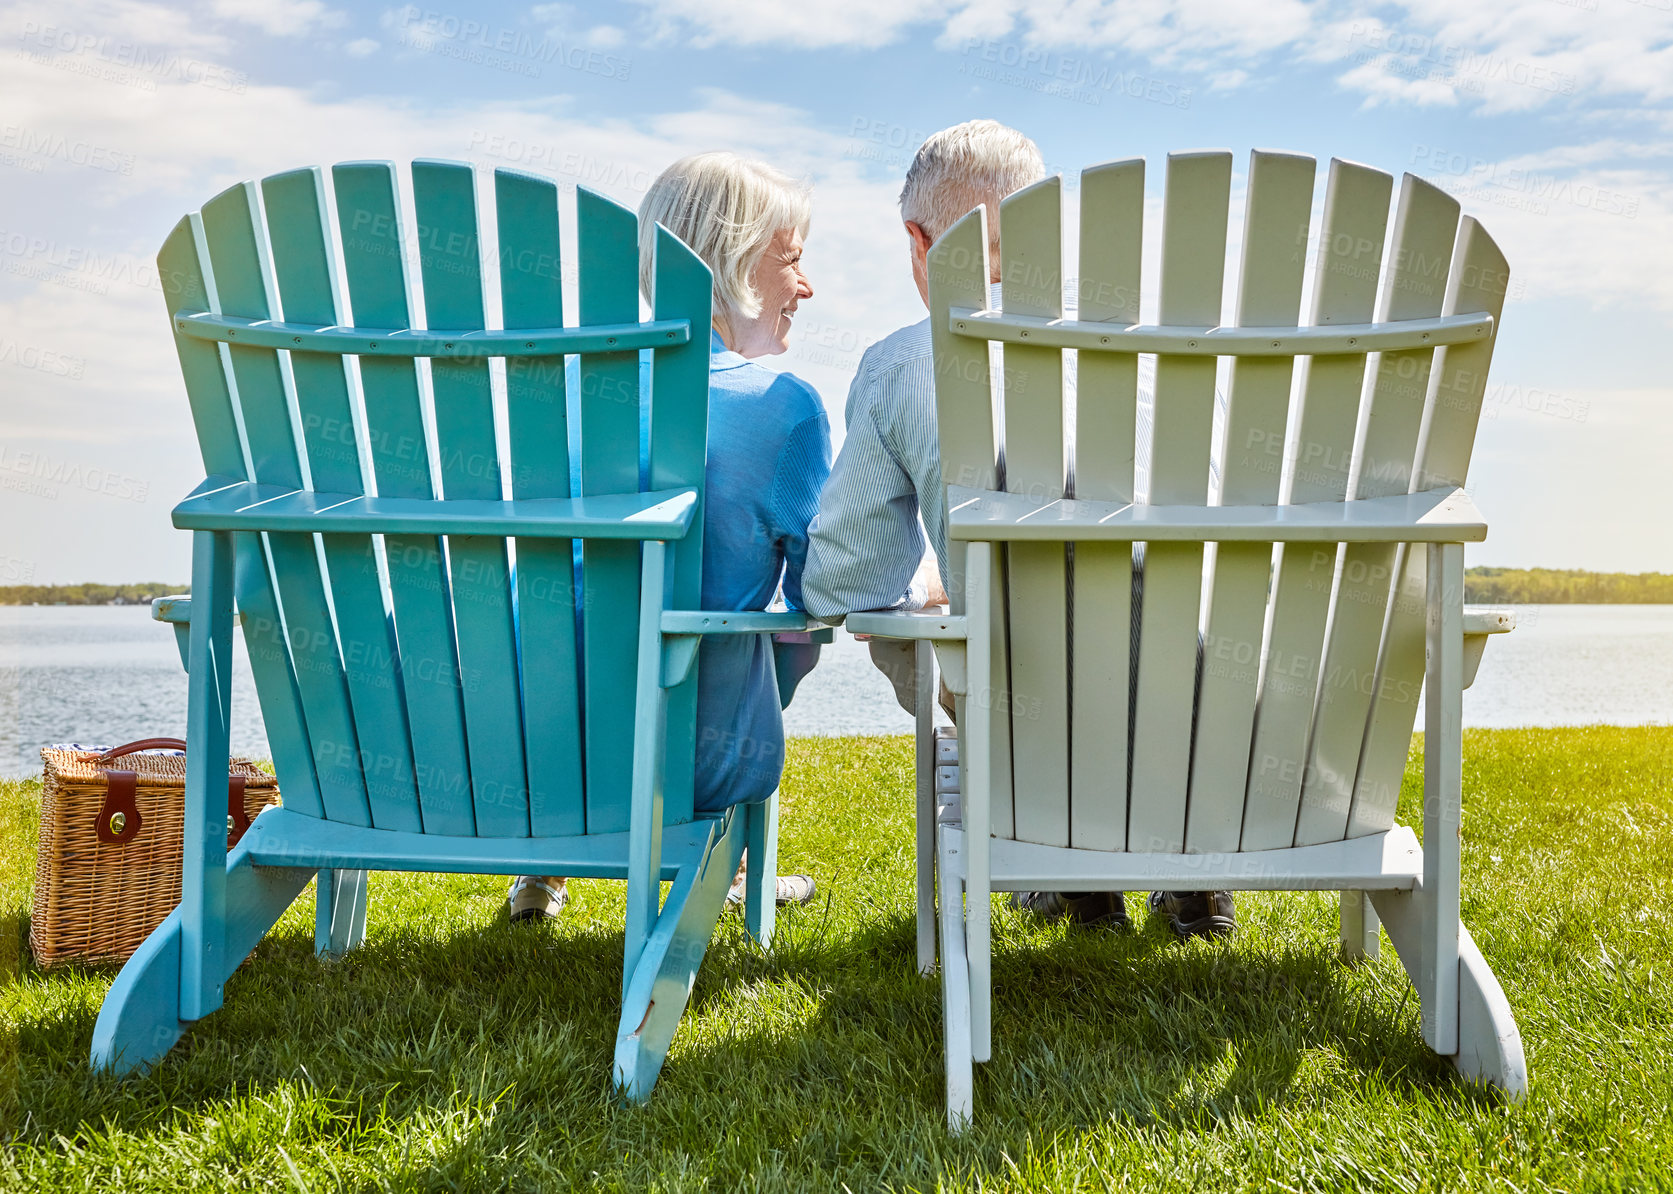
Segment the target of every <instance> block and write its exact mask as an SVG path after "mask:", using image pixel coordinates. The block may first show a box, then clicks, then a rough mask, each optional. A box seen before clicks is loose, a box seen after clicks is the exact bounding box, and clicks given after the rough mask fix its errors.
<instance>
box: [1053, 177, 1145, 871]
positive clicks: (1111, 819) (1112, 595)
mask: <svg viewBox="0 0 1673 1194" xmlns="http://www.w3.org/2000/svg"><path fill="white" fill-rule="evenodd" d="M1143 242H1144V159H1143V158H1134V159H1132V160H1129V161H1124V162H1110V163H1107V164H1105V165H1102V166H1094V167H1092V168H1091V169H1088V170H1086V171H1084V172H1082V174H1081V235H1080V270H1079V275H1078V282H1077V286H1076V296H1077V305H1078V312H1077V314H1078V316H1079V318H1080V319H1082V320H1097V321H1100V322H1107V323H1110V324H1113V325H1115V326H1117V327H1125V326H1127V325H1129V324H1134V323H1137V322H1138V321H1139V288H1140V254H1141V251H1142V248H1143ZM1078 365H1079V368H1078V376H1077V378H1076V382H1075V441H1074V451H1075V456H1074V461H1073V468H1074V478H1073V479H1074V494H1075V496H1076V497H1077V498H1087V499H1090V500H1094V501H1116V502H1130V501H1132V500H1133V452H1134V443H1135V423H1136V418H1137V409H1138V357H1137V355H1136V354H1132V353H1122V354H1116V353H1088V354H1086V355H1084V356H1082V357H1080V358H1079V361H1078ZM1132 585H1133V550H1132V547H1131V546H1130V545H1128V544H1125V543H1120V544H1107V543H1081V544H1077V545H1076V547H1075V555H1074V565H1073V568H1072V569H1071V572H1070V608H1069V614H1070V626H1069V642H1070V656H1071V658H1070V666H1071V669H1072V672H1071V677H1070V689H1071V700H1070V741H1071V742H1072V744H1073V747H1072V749H1071V751H1070V760H1069V762H1070V770H1071V775H1070V792H1071V807H1070V818H1069V844H1070V845H1072V846H1079V847H1083V848H1085V849H1092V850H1120V849H1122V848H1124V847H1125V845H1126V843H1127V760H1128V726H1129V711H1130V706H1129V696H1130V676H1131V671H1132V668H1131V654H1132V651H1131V647H1132V636H1131V633H1130V627H1131V624H1132V597H1131V594H1132Z"/></svg>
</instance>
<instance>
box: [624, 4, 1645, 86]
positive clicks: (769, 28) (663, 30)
mask: <svg viewBox="0 0 1673 1194" xmlns="http://www.w3.org/2000/svg"><path fill="white" fill-rule="evenodd" d="M635 2H636V3H638V4H639V5H641V6H642V7H643V8H644V9H645V10H646V17H645V26H644V27H645V29H646V31H647V32H648V33H649V34H650V35H652V36H656V37H662V38H668V39H674V38H681V39H684V40H686V41H687V42H689V43H690V44H691V45H693V46H695V47H698V48H711V47H724V46H738V45H743V46H757V45H779V46H787V47H793V48H798V49H816V48H826V47H845V48H856V49H868V48H876V47H878V46H883V45H888V44H891V43H893V42H896V41H899V40H901V39H902V38H903V37H905V36H906V35H907V34H908V33H909V32H912V31H914V30H920V29H922V30H928V31H930V32H931V33H933V34H934V35H935V38H936V44H937V45H938V46H939V47H940V48H941V49H942V50H944V51H945V50H958V49H960V48H968V47H969V46H970V45H971V44H972V43H981V42H985V41H991V40H999V39H1010V40H1013V41H1015V42H1017V43H1019V44H1020V45H1022V46H1026V47H1032V48H1043V49H1047V50H1052V51H1056V52H1060V53H1072V52H1088V51H1090V52H1097V53H1108V54H1120V55H1134V56H1142V57H1145V58H1148V59H1149V60H1150V61H1151V62H1153V63H1155V64H1157V65H1163V66H1169V67H1173V68H1176V69H1182V70H1197V71H1203V72H1205V73H1208V74H1209V75H1210V76H1211V78H1210V83H1211V85H1212V86H1215V87H1216V88H1225V87H1235V86H1241V85H1243V84H1245V83H1247V82H1248V80H1249V79H1250V78H1258V77H1259V76H1260V75H1261V73H1262V71H1261V70H1259V69H1256V68H1258V67H1264V68H1266V69H1267V70H1273V69H1281V68H1282V67H1283V66H1285V65H1286V63H1287V62H1288V61H1291V60H1294V59H1296V58H1300V59H1303V60H1306V61H1310V62H1315V63H1328V64H1334V65H1336V66H1338V67H1339V68H1340V71H1341V73H1340V74H1339V76H1338V82H1339V83H1340V84H1341V86H1342V87H1343V88H1345V89H1346V90H1348V91H1350V92H1355V93H1358V94H1361V95H1364V96H1365V97H1366V101H1367V103H1368V104H1369V105H1373V106H1374V105H1378V104H1396V103H1404V104H1412V105H1417V106H1433V105H1450V104H1469V105H1472V106H1474V107H1478V108H1480V109H1481V110H1483V111H1487V112H1503V111H1519V110H1527V109H1534V108H1539V107H1543V106H1546V105H1549V104H1555V103H1560V102H1563V101H1565V100H1566V99H1568V98H1570V97H1573V96H1577V95H1585V94H1598V95H1615V96H1621V97H1625V98H1633V99H1638V100H1642V101H1644V102H1648V103H1663V102H1666V101H1667V100H1669V99H1673V5H1669V4H1662V3H1655V4H1650V3H1618V4H1611V3H1610V0H1602V3H1605V4H1609V5H1610V7H1609V11H1608V13H1607V15H1605V14H1604V13H1602V12H1600V11H1598V5H1597V2H1595V0H1594V2H1593V3H1591V4H1590V5H1587V4H1585V3H1573V4H1562V3H1553V2H1552V0H1491V2H1488V0H1473V2H1472V0H1392V2H1388V3H1383V2H1379V0H1271V2H1269V3H1264V4H1250V3H1248V2H1247V0H853V2H850V3H846V4H800V5H787V4H782V3H779V2H778V0H738V2H734V3H730V4H714V3H711V2H710V0H635ZM1391 10H1398V15H1389V14H1390V11H1391ZM1385 17H1386V19H1385Z"/></svg>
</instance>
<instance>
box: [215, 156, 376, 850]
mask: <svg viewBox="0 0 1673 1194" xmlns="http://www.w3.org/2000/svg"><path fill="white" fill-rule="evenodd" d="M255 194H256V191H255V187H254V185H253V184H247V183H244V184H239V185H238V186H235V187H231V188H229V189H228V190H226V191H223V192H222V193H221V194H220V195H218V196H216V197H215V198H214V199H212V200H211V201H210V202H208V203H206V204H204V207H203V229H204V240H205V243H206V244H207V245H208V247H209V261H210V268H211V269H212V270H213V271H214V276H215V285H216V292H217V294H218V295H219V297H220V301H221V312H222V314H226V315H237V316H241V317H244V318H247V319H267V318H271V317H272V316H273V312H272V311H271V309H270V306H269V297H268V296H269V292H270V289H271V287H270V282H271V279H270V278H268V277H266V276H265V271H264V270H263V268H262V247H261V245H259V244H258V240H257V223H256V211H255ZM227 350H228V351H227V356H228V358H229V359H230V361H231V364H232V374H233V384H234V387H235V390H236V393H237V398H238V408H239V411H240V413H241V414H242V415H243V421H244V434H245V439H246V441H247V442H248V444H249V447H250V458H251V461H252V462H253V463H254V465H255V480H256V481H257V482H260V483H263V484H269V485H282V486H288V487H291V488H298V489H299V488H301V487H302V469H301V457H300V455H299V454H298V452H297V444H296V437H295V434H294V432H293V431H292V427H291V417H290V407H289V402H288V399H287V397H286V393H285V382H284V376H283V373H282V372H281V369H280V364H279V354H278V352H277V350H275V349H271V348H256V347H253V346H250V345H246V344H229V345H228V346H227ZM266 540H267V550H268V554H269V555H270V557H271V559H272V565H273V582H274V588H275V590H276V593H277V596H278V598H279V604H280V608H281V609H282V610H283V616H284V621H283V626H284V631H285V637H286V638H287V639H288V642H289V645H290V655H291V661H292V665H293V668H294V675H295V679H296V689H297V692H298V694H299V695H300V696H301V699H302V707H303V711H304V713H305V715H306V718H307V724H308V738H309V745H310V747H311V749H312V754H313V760H314V773H315V777H316V779H317V781H318V784H319V793H320V800H321V803H322V804H323V806H324V808H325V812H326V815H327V816H329V817H330V818H332V819H333V820H337V821H345V822H347V823H349V824H353V825H370V824H371V812H370V810H369V808H368V807H367V803H366V787H365V782H364V780H363V778H362V773H361V769H360V758H359V755H360V747H359V740H358V738H357V737H356V735H355V730H354V716H353V714H352V712H351V711H350V709H349V695H348V683H347V678H346V677H345V676H344V674H343V665H342V656H341V655H340V654H339V652H338V647H337V633H336V627H335V626H334V625H333V624H332V621H331V611H330V608H329V607H328V606H327V604H326V599H325V584H324V580H323V578H322V577H321V576H320V570H319V557H318V554H317V553H316V551H315V547H314V537H313V536H312V535H305V534H294V533H292V534H273V535H268V536H266ZM246 550H247V549H246ZM257 550H258V551H259V548H258V549H257ZM250 566H251V567H252V568H254V567H255V561H254V559H252V561H251V565H250ZM275 629H277V627H275Z"/></svg>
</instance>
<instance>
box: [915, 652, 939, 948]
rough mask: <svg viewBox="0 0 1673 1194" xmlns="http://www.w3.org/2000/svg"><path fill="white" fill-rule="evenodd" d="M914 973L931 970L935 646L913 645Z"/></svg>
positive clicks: (933, 859) (932, 931)
mask: <svg viewBox="0 0 1673 1194" xmlns="http://www.w3.org/2000/svg"><path fill="white" fill-rule="evenodd" d="M915 658H916V662H917V683H916V688H917V694H916V695H917V703H918V712H917V719H918V724H917V727H916V728H917V743H916V745H917V759H916V768H915V770H916V773H917V774H916V779H917V796H918V800H917V817H916V820H917V827H918V835H917V836H918V857H917V863H918V917H917V919H918V973H919V974H926V975H927V974H928V973H929V972H930V971H932V970H934V969H935V772H936V757H935V755H936V739H935V649H934V647H932V646H931V645H930V643H929V641H928V640H927V639H926V640H920V641H919V643H918V644H917V652H916V656H915Z"/></svg>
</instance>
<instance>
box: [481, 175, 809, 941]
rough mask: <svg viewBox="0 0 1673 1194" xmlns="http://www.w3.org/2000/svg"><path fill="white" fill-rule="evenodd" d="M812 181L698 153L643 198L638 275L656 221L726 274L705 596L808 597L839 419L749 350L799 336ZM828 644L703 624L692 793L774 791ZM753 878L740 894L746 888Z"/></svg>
mask: <svg viewBox="0 0 1673 1194" xmlns="http://www.w3.org/2000/svg"><path fill="white" fill-rule="evenodd" d="M810 214H811V203H810V200H809V195H808V190H807V188H806V187H805V186H802V185H799V184H797V183H796V182H794V181H793V180H792V179H790V178H788V177H787V176H786V175H784V174H782V173H780V172H779V171H777V170H775V169H773V168H772V167H771V166H768V165H765V164H764V163H761V162H754V161H749V160H747V159H745V158H741V157H739V156H737V155H736V154H732V153H701V154H697V155H695V156H693V157H688V158H683V159H681V160H680V161H678V162H675V163H674V164H673V165H672V166H670V167H668V169H666V170H664V171H663V172H662V174H661V175H660V176H659V177H658V178H657V180H656V182H655V183H653V184H652V185H651V189H650V192H649V193H648V194H647V195H646V196H645V201H644V203H643V204H642V205H641V206H640V209H639V246H640V285H641V287H642V288H643V289H644V290H645V292H646V295H647V297H649V293H650V281H651V248H652V245H653V243H654V239H655V230H656V225H658V224H661V225H663V226H664V227H665V228H667V229H668V230H669V231H671V232H672V233H674V234H675V235H676V236H678V237H679V238H680V239H681V240H683V241H684V242H685V243H686V244H687V245H689V246H690V247H691V249H692V250H693V251H694V252H695V253H696V254H697V255H698V256H699V257H700V258H702V260H703V262H704V263H705V264H706V265H707V266H708V267H709V269H710V270H711V271H712V272H713V274H714V328H713V334H712V336H711V339H710V354H711V355H710V357H709V448H708V461H707V466H706V468H705V482H704V484H705V498H704V507H703V595H702V601H703V608H704V609H715V610H726V609H734V610H759V609H765V608H766V607H767V605H768V604H769V603H770V602H771V601H772V599H773V597H774V595H775V593H777V592H778V591H779V589H780V586H781V585H782V588H783V593H784V599H785V601H786V603H787V604H789V605H790V607H791V608H794V609H800V608H801V606H802V565H803V562H804V561H805V560H806V558H807V542H808V540H807V531H808V524H809V523H810V522H812V521H813V516H814V514H815V512H816V511H817V510H818V508H819V491H820V489H821V488H822V487H823V486H824V483H825V478H826V476H827V475H828V474H829V473H830V470H831V431H830V426H829V424H828V422H827V421H826V418H825V408H824V404H823V403H821V402H820V400H819V395H818V393H817V392H815V390H814V389H813V387H812V386H810V385H808V384H807V383H806V382H804V381H802V380H801V379H799V378H797V377H795V376H794V375H792V374H789V373H775V372H773V371H772V370H770V369H766V368H764V367H762V366H760V365H757V364H754V363H753V358H756V357H762V356H771V355H774V354H777V353H781V352H783V351H784V350H785V349H786V348H787V347H788V346H789V338H790V328H791V325H792V323H793V322H794V320H795V317H796V310H797V308H798V307H799V306H800V305H801V303H802V302H804V301H805V300H807V299H810V298H812V297H813V287H812V286H811V285H810V284H809V282H808V280H807V276H806V275H805V274H804V273H803V272H802V265H801V262H802V239H803V238H804V237H805V236H806V235H807V231H808V221H809V217H810ZM816 656H817V648H813V649H803V650H802V651H801V652H800V653H799V654H792V655H791V656H790V657H789V658H788V659H786V660H784V661H782V662H781V663H780V665H779V668H778V673H777V677H776V679H775V669H774V657H773V649H772V646H771V645H770V644H769V642H768V641H767V640H766V639H765V638H764V637H763V636H760V635H739V636H736V637H732V636H728V637H724V638H708V639H704V641H703V645H702V649H701V654H700V655H699V665H698V679H697V772H696V792H695V802H696V807H697V809H698V810H699V811H701V812H712V811H716V810H719V809H724V808H727V807H729V806H731V805H734V804H741V803H746V802H749V801H757V800H765V799H767V798H768V797H769V796H771V795H772V794H773V791H774V790H775V789H776V788H777V787H778V781H779V777H780V775H781V774H782V772H783V770H784V723H783V719H782V717H781V715H780V710H781V701H782V703H783V704H788V703H789V700H790V694H791V692H793V691H794V689H795V685H796V683H797V682H798V681H800V679H801V678H802V676H803V675H805V674H806V673H807V671H808V670H810V669H811V668H812V666H813V663H814V660H815V658H816ZM741 892H742V887H741V885H734V888H733V895H734V897H735V898H736V899H741V898H742V895H741ZM776 894H777V898H778V901H779V903H781V904H782V903H790V902H797V903H805V902H806V901H808V900H810V899H812V898H813V880H812V879H811V878H810V877H808V876H806V875H782V876H779V878H778V890H777V893H776ZM509 898H510V904H511V917H512V919H513V920H514V921H515V920H539V919H544V918H545V917H549V916H555V915H557V913H558V911H559V910H560V909H561V908H562V907H563V905H564V903H565V901H566V898H567V896H566V892H565V885H564V880H563V879H561V878H556V877H553V876H544V877H542V876H532V875H525V876H522V877H521V878H519V879H518V880H516V882H514V883H513V884H512V888H511V893H510V897H509Z"/></svg>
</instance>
